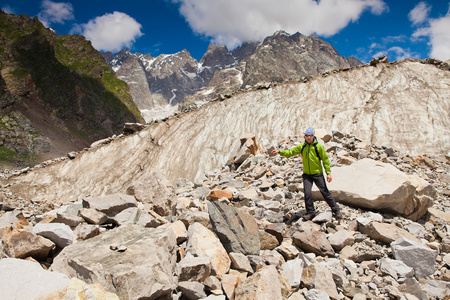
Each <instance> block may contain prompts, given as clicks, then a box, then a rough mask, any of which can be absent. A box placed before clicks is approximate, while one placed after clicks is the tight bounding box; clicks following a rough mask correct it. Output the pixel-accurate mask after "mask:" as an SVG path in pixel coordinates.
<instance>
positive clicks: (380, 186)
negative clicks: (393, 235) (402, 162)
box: [313, 158, 436, 221]
mask: <svg viewBox="0 0 450 300" xmlns="http://www.w3.org/2000/svg"><path fill="white" fill-rule="evenodd" d="M331 173H332V175H333V181H332V182H330V183H329V184H328V189H329V190H330V192H331V194H332V195H333V197H334V198H335V199H336V200H337V201H339V202H342V203H345V204H348V205H354V206H358V207H363V208H368V209H375V210H384V211H390V212H394V213H398V214H400V215H402V216H404V217H406V218H409V219H411V220H413V221H416V220H418V219H419V218H420V217H422V216H423V215H424V214H425V213H426V212H427V209H428V208H429V207H431V206H432V205H433V198H434V196H435V193H436V191H435V190H434V189H433V187H432V186H431V185H430V184H429V183H428V182H426V181H425V180H423V179H421V178H420V177H418V176H417V175H414V176H411V175H408V174H406V173H404V172H402V171H400V170H399V169H397V168H396V167H394V166H393V165H391V164H387V163H382V162H379V161H375V160H372V159H369V158H364V159H361V160H358V161H357V162H355V163H353V164H351V165H350V166H344V167H336V168H332V169H331ZM313 197H314V198H316V199H320V200H322V199H323V198H322V196H321V195H320V193H319V191H318V190H317V188H316V187H315V186H313Z"/></svg>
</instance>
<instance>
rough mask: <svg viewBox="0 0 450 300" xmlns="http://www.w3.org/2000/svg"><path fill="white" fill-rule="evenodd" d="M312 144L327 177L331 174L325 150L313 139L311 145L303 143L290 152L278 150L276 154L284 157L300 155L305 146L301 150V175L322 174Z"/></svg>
mask: <svg viewBox="0 0 450 300" xmlns="http://www.w3.org/2000/svg"><path fill="white" fill-rule="evenodd" d="M314 144H315V145H316V147H317V151H318V152H319V155H320V158H321V159H322V161H323V167H324V168H325V172H326V173H327V175H329V174H331V169H330V160H329V159H328V155H327V153H326V152H325V148H324V147H323V145H321V144H320V143H319V142H318V141H317V140H316V139H314V141H313V142H312V143H311V144H308V143H306V141H305V142H303V143H301V144H300V145H297V146H295V147H294V148H292V149H290V150H280V151H279V152H278V153H279V154H280V155H281V156H284V157H291V156H294V155H297V154H300V152H301V151H302V147H303V146H304V145H306V146H305V148H304V149H303V154H302V158H303V173H305V174H308V175H313V174H321V173H323V170H322V164H321V163H320V159H319V158H318V157H317V154H316V150H315V149H314Z"/></svg>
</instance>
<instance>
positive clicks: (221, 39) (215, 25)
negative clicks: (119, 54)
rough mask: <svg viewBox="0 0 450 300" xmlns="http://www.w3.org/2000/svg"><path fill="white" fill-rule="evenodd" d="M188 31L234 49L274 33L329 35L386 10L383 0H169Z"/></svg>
mask: <svg viewBox="0 0 450 300" xmlns="http://www.w3.org/2000/svg"><path fill="white" fill-rule="evenodd" d="M172 1H173V2H175V3H179V4H181V5H180V13H181V14H182V15H183V16H184V17H185V19H186V21H187V22H188V23H189V25H190V26H191V28H192V30H193V31H194V32H196V33H198V34H201V35H204V36H207V37H210V38H212V42H214V43H216V44H222V45H226V46H227V47H229V48H231V49H232V48H234V47H236V46H238V45H239V44H241V43H242V42H244V41H257V40H262V39H263V38H265V37H266V36H268V35H271V34H273V33H274V32H276V31H277V30H285V31H287V32H289V33H295V32H297V31H298V32H300V33H303V34H305V35H309V34H317V35H321V36H331V35H334V34H336V33H337V32H339V31H340V30H341V29H343V28H345V27H346V26H347V25H348V24H349V23H350V22H355V21H357V20H358V19H359V17H360V16H361V14H362V13H363V12H365V11H367V10H369V11H370V12H371V13H373V14H381V13H383V12H384V11H385V10H387V6H386V4H385V3H384V1H383V0H321V1H315V0H277V1H274V0H245V1H242V0H214V1H211V0H172Z"/></svg>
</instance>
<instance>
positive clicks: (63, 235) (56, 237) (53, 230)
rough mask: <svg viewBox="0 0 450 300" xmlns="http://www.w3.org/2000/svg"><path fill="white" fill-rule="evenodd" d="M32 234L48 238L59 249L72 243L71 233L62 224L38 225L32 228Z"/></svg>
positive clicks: (70, 230)
mask: <svg viewBox="0 0 450 300" xmlns="http://www.w3.org/2000/svg"><path fill="white" fill-rule="evenodd" d="M33 233H35V234H37V235H40V236H43V237H45V238H48V239H49V240H51V241H52V242H54V243H55V244H56V246H58V247H60V248H64V247H66V246H69V245H70V244H72V242H73V231H72V229H70V227H69V226H68V225H66V224H62V223H47V224H45V223H39V224H36V225H35V226H34V227H33Z"/></svg>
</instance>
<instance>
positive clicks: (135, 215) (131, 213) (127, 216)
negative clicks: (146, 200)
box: [114, 207, 162, 228]
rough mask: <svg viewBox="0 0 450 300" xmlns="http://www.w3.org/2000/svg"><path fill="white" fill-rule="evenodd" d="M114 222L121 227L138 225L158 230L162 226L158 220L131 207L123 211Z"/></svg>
mask: <svg viewBox="0 0 450 300" xmlns="http://www.w3.org/2000/svg"><path fill="white" fill-rule="evenodd" d="M114 220H115V221H116V223H117V224H118V225H119V226H122V225H125V224H136V225H139V226H142V227H151V228H156V227H158V226H160V225H162V223H161V222H160V221H159V220H158V219H156V218H155V217H153V216H152V215H150V214H148V213H146V212H145V211H143V210H141V209H139V208H137V207H130V208H127V209H125V210H123V211H121V212H120V213H118V214H117V215H116V216H115V217H114Z"/></svg>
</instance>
